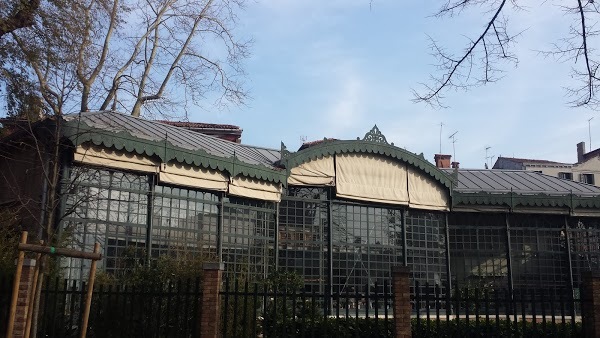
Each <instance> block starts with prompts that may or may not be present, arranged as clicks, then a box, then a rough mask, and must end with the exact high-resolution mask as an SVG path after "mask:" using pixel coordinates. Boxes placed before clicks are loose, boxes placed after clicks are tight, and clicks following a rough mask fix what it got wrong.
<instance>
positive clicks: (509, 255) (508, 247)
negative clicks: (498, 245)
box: [505, 213, 514, 299]
mask: <svg viewBox="0 0 600 338" xmlns="http://www.w3.org/2000/svg"><path fill="white" fill-rule="evenodd" d="M505 222H506V267H507V268H508V292H509V295H510V299H513V291H514V284H513V271H512V249H511V245H510V219H509V214H508V213H506V214H505Z"/></svg>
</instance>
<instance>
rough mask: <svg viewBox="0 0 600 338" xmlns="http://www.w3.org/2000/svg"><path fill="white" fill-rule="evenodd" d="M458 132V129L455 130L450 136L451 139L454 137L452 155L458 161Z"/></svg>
mask: <svg viewBox="0 0 600 338" xmlns="http://www.w3.org/2000/svg"><path fill="white" fill-rule="evenodd" d="M456 134H458V130H457V131H455V132H454V133H453V134H452V135H450V136H448V138H449V139H452V156H453V157H454V161H455V162H456V147H455V144H456V141H458V140H457V139H456Z"/></svg>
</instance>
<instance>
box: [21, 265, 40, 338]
mask: <svg viewBox="0 0 600 338" xmlns="http://www.w3.org/2000/svg"><path fill="white" fill-rule="evenodd" d="M41 257H42V254H37V256H36V260H35V262H36V264H35V269H34V270H33V283H32V284H31V291H30V292H29V295H30V297H29V306H28V307H27V321H26V322H25V323H26V324H25V338H29V333H30V332H31V320H32V318H33V307H34V306H35V294H36V292H37V291H36V288H37V287H38V285H37V284H38V283H37V281H38V276H39V274H40V265H41V264H40V262H41V259H40V258H41Z"/></svg>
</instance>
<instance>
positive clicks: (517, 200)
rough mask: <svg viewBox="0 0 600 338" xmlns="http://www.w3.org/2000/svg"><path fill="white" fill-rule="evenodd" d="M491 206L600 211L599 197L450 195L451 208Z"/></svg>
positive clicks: (508, 194) (492, 194)
mask: <svg viewBox="0 0 600 338" xmlns="http://www.w3.org/2000/svg"><path fill="white" fill-rule="evenodd" d="M459 205H461V206H467V205H491V206H507V207H509V208H511V209H512V208H515V207H519V206H521V207H553V208H569V209H571V210H573V209H577V208H586V209H590V208H591V209H600V196H591V197H582V196H575V195H562V196H552V195H546V194H535V195H520V194H517V193H501V194H498V193H489V192H478V193H460V192H457V191H456V190H455V191H454V192H453V195H452V206H459Z"/></svg>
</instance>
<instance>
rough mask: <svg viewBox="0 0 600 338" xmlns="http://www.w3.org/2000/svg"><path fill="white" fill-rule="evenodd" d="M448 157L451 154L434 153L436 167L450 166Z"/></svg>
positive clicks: (450, 156)
mask: <svg viewBox="0 0 600 338" xmlns="http://www.w3.org/2000/svg"><path fill="white" fill-rule="evenodd" d="M450 158H452V155H443V154H435V156H433V159H434V160H435V166H436V167H438V168H450Z"/></svg>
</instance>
